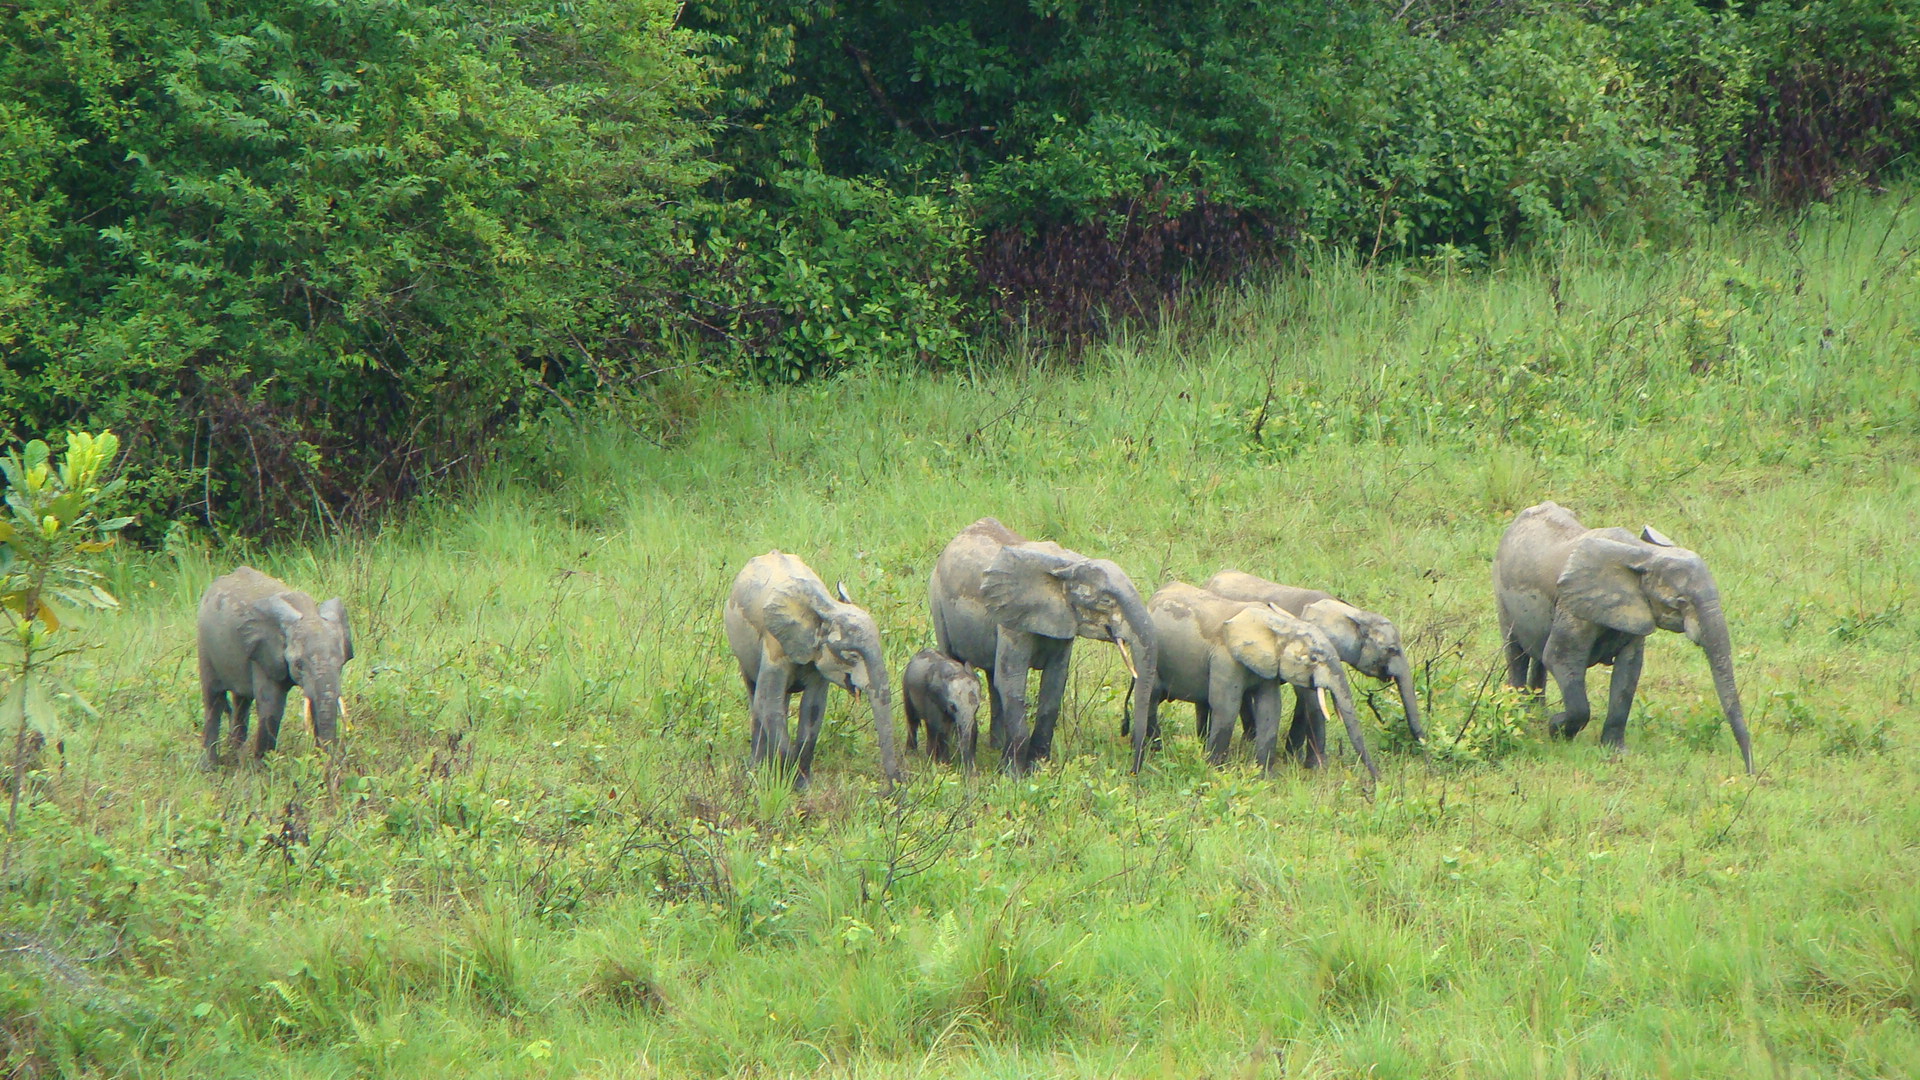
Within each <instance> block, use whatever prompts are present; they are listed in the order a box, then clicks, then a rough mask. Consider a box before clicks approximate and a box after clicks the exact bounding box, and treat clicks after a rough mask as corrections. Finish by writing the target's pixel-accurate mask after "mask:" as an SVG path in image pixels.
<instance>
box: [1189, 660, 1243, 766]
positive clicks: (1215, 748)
mask: <svg viewBox="0 0 1920 1080" xmlns="http://www.w3.org/2000/svg"><path fill="white" fill-rule="evenodd" d="M1222 668H1228V665H1226V664H1220V665H1217V667H1216V670H1214V671H1213V672H1211V673H1210V674H1209V676H1208V678H1207V712H1208V713H1209V714H1210V716H1209V719H1210V720H1211V723H1210V724H1209V726H1208V728H1207V761H1208V762H1209V763H1210V764H1213V765H1225V764H1226V763H1227V751H1228V750H1230V749H1232V748H1233V729H1234V728H1235V727H1237V726H1239V723H1240V696H1241V694H1242V692H1243V691H1244V688H1245V687H1244V684H1243V683H1242V681H1241V679H1240V677H1239V672H1238V671H1234V670H1231V669H1228V670H1219V669H1222ZM1195 711H1196V712H1197V711H1198V709H1196V710H1195Z"/></svg>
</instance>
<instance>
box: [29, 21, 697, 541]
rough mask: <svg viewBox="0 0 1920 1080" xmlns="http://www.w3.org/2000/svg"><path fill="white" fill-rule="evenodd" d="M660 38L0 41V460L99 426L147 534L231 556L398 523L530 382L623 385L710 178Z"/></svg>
mask: <svg viewBox="0 0 1920 1080" xmlns="http://www.w3.org/2000/svg"><path fill="white" fill-rule="evenodd" d="M560 12H564V14H561V13H560ZM673 14H674V5H672V4H671V3H667V2H664V0H595V2H589V3H582V4H572V5H567V6H566V7H564V8H560V7H556V6H553V5H541V4H538V3H532V2H529V3H524V4H511V3H510V4H473V5H466V4H449V3H431V2H427V0H339V2H319V0H243V2H227V3H203V4H190V5H180V4H172V3H161V2H157V0H154V2H143V0H82V2H77V3H76V2H71V0H26V2H23V3H21V4H15V5H9V6H8V7H6V8H5V9H0V41H3V42H4V49H3V50H0V116H4V117H5V118H6V123H5V124H4V125H0V127H4V130H5V132H6V134H5V136H4V137H0V186H4V188H5V190H6V191H7V192H8V199H7V203H6V205H5V207H4V208H0V225H5V226H6V228H5V230H4V231H5V233H6V239H5V240H0V245H4V247H0V275H4V276H0V319H3V320H4V321H3V322H0V350H4V353H3V354H0V355H3V356H4V367H3V368H0V372H3V373H0V417H4V419H3V420H0V429H4V430H0V436H14V435H17V434H18V433H19V432H21V431H32V430H38V429H47V428H54V427H58V426H61V425H64V424H68V423H73V422H82V423H87V424H98V425H105V424H112V425H113V426H114V427H115V428H116V429H118V430H120V431H121V432H122V433H123V434H125V435H127V436H129V442H130V443H131V445H132V446H133V448H134V451H135V453H136V454H137V455H138V457H139V459H140V461H141V466H140V468H139V469H138V470H137V471H136V475H138V476H141V477H143V478H145V479H144V482H145V484H146V489H145V493H144V498H145V501H146V505H147V508H148V509H156V510H159V511H161V512H162V513H161V514H160V515H159V517H160V520H163V521H164V520H165V518H166V517H167V516H170V515H172V514H178V513H181V512H183V511H187V510H192V511H194V512H196V513H199V514H201V515H204V517H205V518H206V519H207V520H209V521H211V522H214V523H216V524H218V525H220V526H222V527H228V526H230V527H235V528H247V529H255V528H261V527H264V526H269V525H271V524H273V523H274V522H277V521H283V520H286V519H288V518H289V517H294V516H305V517H308V518H309V519H311V518H321V517H327V516H331V515H334V514H336V513H339V512H340V511H343V510H352V509H362V508H365V507H366V506H368V505H372V504H378V503H379V502H382V501H384V500H386V499H389V498H391V497H393V496H396V495H401V494H404V493H406V492H407V491H408V490H410V489H412V488H413V487H414V486H416V485H417V483H418V482H419V481H420V479H421V478H422V477H423V476H425V475H427V474H430V473H433V472H435V471H438V470H442V469H445V468H447V467H448V466H450V465H451V464H453V463H454V462H455V461H457V460H459V459H460V458H461V457H462V456H464V455H468V454H473V453H475V452H477V451H478V450H479V449H480V448H481V446H482V444H483V442H484V440H486V439H487V438H488V437H489V436H490V435H492V434H494V433H495V432H497V430H498V429H499V427H500V425H501V424H503V423H505V422H508V421H510V420H511V419H512V418H513V417H514V416H515V415H516V412H517V410H519V409H520V408H521V407H522V406H523V405H524V404H525V403H526V402H527V401H529V400H530V399H535V400H545V396H544V395H540V392H539V390H538V387H539V386H540V384H541V382H542V380H543V379H544V380H545V381H546V382H547V383H560V382H563V381H564V379H563V376H564V377H574V378H577V377H579V376H576V375H573V372H574V371H575V370H576V369H584V370H587V371H591V372H597V373H601V374H602V375H607V373H614V374H612V375H608V376H607V377H617V373H618V372H619V370H620V369H621V368H622V366H623V365H625V364H627V363H628V362H629V361H630V359H631V358H632V357H633V356H634V355H636V354H641V353H645V352H646V351H647V350H648V349H649V347H650V346H651V345H652V343H654V342H656V341H658V340H659V339H660V338H661V336H662V334H663V331H662V330H661V326H662V325H663V322H664V320H665V319H666V318H667V314H668V312H669V311H670V310H671V307H672V305H671V304H670V303H669V295H668V292H667V288H666V277H667V274H668V272H669V271H670V270H671V269H672V261H673V257H674V252H675V239H674V238H675V230H676V228H677V218H678V216H679V213H680V211H678V210H677V209H676V208H675V205H674V204H675V201H676V200H683V199H685V198H687V197H688V196H689V194H690V193H691V192H692V191H693V189H694V188H695V187H696V185H698V184H699V183H700V182H702V181H703V180H704V179H705V178H706V176H707V175H708V172H709V169H708V167H707V166H706V165H705V163H704V162H703V161H702V159H701V158H700V156H699V151H700V148H701V145H702V141H703V138H704V136H703V129H702V128H701V126H700V125H698V124H697V123H695V122H693V121H690V120H688V119H686V118H685V117H686V115H687V114H688V113H689V112H690V110H691V109H692V108H693V107H694V106H696V105H698V103H699V101H700V95H701V94H702V93H703V89H702V87H703V77H702V65H701V63H700V62H699V61H698V60H697V59H696V58H694V57H693V56H692V55H691V53H690V51H689V50H688V48H687V47H686V38H687V35H686V34H685V32H683V31H680V30H676V29H675V28H674V27H673V25H672V20H673ZM589 361H591V363H588V362H589ZM534 395H539V397H538V398H534V397H533V396H534Z"/></svg>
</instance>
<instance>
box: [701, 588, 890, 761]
mask: <svg viewBox="0 0 1920 1080" xmlns="http://www.w3.org/2000/svg"><path fill="white" fill-rule="evenodd" d="M838 592H839V599H835V598H834V597H833V596H830V595H828V593H827V587H826V585H825V583H823V582H822V581H821V580H820V578H819V576H818V575H816V574H815V573H814V572H813V571H812V570H811V569H809V568H808V566H807V564H806V563H804V562H802V561H800V559H799V558H798V557H796V556H793V555H788V554H785V553H784V552H780V551H769V552H767V553H766V554H765V555H761V556H757V557H755V558H753V559H750V560H748V561H747V565H746V566H745V567H743V568H741V570H740V573H739V575H738V576H737V577H735V578H734V579H733V591H732V592H730V593H729V594H728V595H727V609H726V626H727V643H728V644H729V645H730V646H732V648H733V658H734V660H735V661H737V662H738V663H739V665H740V679H741V681H743V682H745V683H746V684H747V698H748V701H749V703H750V709H751V712H752V716H753V741H752V751H751V756H750V757H749V759H748V763H749V764H750V765H758V764H760V762H762V761H764V760H766V758H767V757H768V755H773V756H774V757H775V758H776V760H778V761H779V763H780V765H781V766H782V767H783V768H787V769H791V770H792V771H793V774H794V782H795V784H796V785H800V786H804V785H805V784H806V782H807V779H808V776H809V774H810V772H811V771H812V768H813V749H814V744H815V743H816V742H817V741H818V740H819V738H820V724H821V721H822V720H823V719H824V718H825V716H826V711H827V686H828V685H829V684H832V685H835V686H841V687H844V688H846V690H847V691H848V692H849V693H851V694H853V695H854V696H855V697H858V696H859V695H860V694H862V693H865V694H866V695H867V697H868V699H869V700H870V701H871V702H872V704H873V727H874V733H875V734H876V735H877V736H878V738H879V741H880V768H881V769H882V771H884V772H885V773H886V775H887V778H888V779H889V780H897V779H899V778H900V764H899V760H898V758H897V757H896V755H895V754H894V748H893V700H892V690H891V689H890V687H889V685H888V682H887V661H886V657H885V656H884V655H883V654H882V652H881V648H880V628H879V627H878V626H877V625H875V624H874V621H873V616H871V615H869V614H867V612H866V610H865V609H864V608H860V607H857V606H855V605H854V604H853V602H852V598H851V597H849V596H847V591H846V587H845V586H841V587H840V589H839V590H838ZM794 694H799V695H800V727H799V732H798V736H797V738H790V737H789V734H788V731H787V702H788V699H789V698H790V697H791V696H792V695H794Z"/></svg>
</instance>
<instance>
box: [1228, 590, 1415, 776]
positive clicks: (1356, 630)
mask: <svg viewBox="0 0 1920 1080" xmlns="http://www.w3.org/2000/svg"><path fill="white" fill-rule="evenodd" d="M1204 587H1205V588H1206V590H1207V591H1208V592H1210V593H1217V594H1218V595H1220V596H1224V597H1227V598H1228V599H1230V600H1257V601H1260V602H1262V603H1267V604H1272V605H1274V606H1275V607H1277V608H1279V609H1280V610H1282V611H1285V612H1287V613H1288V614H1290V615H1295V616H1298V617H1299V618H1302V619H1305V620H1306V621H1307V622H1310V623H1312V624H1313V625H1315V626H1317V627H1319V628H1320V631H1321V633H1324V634H1326V635H1327V640H1328V641H1331V642H1332V643H1333V647H1334V649H1335V650H1337V651H1338V652H1339V653H1340V659H1341V660H1342V661H1344V662H1345V663H1346V665H1347V666H1348V667H1350V668H1352V669H1354V670H1355V671H1358V672H1360V673H1361V674H1362V675H1368V676H1371V677H1373V678H1376V679H1380V680H1382V681H1386V682H1392V683H1393V684H1394V686H1395V687H1396V688H1397V689H1398V690H1399V691H1400V707H1401V709H1403V710H1404V711H1405V712H1406V714H1407V730H1408V731H1409V732H1411V733H1412V734H1413V740H1414V741H1415V742H1421V741H1424V740H1425V739H1426V734H1427V733H1426V731H1425V730H1424V729H1423V728H1422V727H1421V726H1420V700H1419V698H1418V696H1416V695H1415V693H1414V688H1413V668H1412V666H1411V665H1410V664H1409V663H1408V662H1407V654H1406V651H1405V650H1404V649H1403V648H1401V645H1400V631H1399V630H1397V629H1395V627H1394V625H1393V623H1391V622H1389V621H1388V620H1387V618H1386V617H1385V616H1383V615H1377V614H1375V613H1373V612H1371V611H1365V610H1362V609H1361V608H1357V607H1354V606H1353V605H1351V604H1348V603H1345V602H1343V601H1341V600H1340V599H1338V598H1337V597H1335V596H1334V595H1333V594H1332V593H1329V592H1322V591H1321V590H1319V589H1303V588H1300V587H1298V586H1294V585H1280V584H1276V583H1274V582H1271V581H1268V580H1266V579H1265V578H1258V577H1255V576H1253V575H1252V574H1245V573H1241V572H1240V571H1238V570H1222V571H1220V572H1219V573H1217V574H1215V575H1213V576H1212V577H1211V578H1208V579H1207V584H1206V585H1205V586H1204ZM1305 704H1306V702H1305V699H1302V700H1301V702H1300V703H1299V704H1298V705H1297V707H1296V709H1295V713H1296V716H1295V719H1296V722H1297V721H1298V720H1299V719H1300V717H1299V715H1298V714H1299V713H1300V712H1301V711H1303V709H1304V708H1305ZM1321 722H1323V723H1324V722H1325V721H1324V718H1323V719H1322V721H1321Z"/></svg>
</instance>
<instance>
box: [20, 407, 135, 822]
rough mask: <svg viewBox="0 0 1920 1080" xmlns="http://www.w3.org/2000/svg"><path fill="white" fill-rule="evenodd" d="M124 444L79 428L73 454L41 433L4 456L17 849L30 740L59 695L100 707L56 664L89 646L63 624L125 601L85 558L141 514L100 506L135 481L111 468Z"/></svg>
mask: <svg viewBox="0 0 1920 1080" xmlns="http://www.w3.org/2000/svg"><path fill="white" fill-rule="evenodd" d="M119 452H120V440H119V438H118V437H116V436H115V435H114V434H113V433H112V432H111V431H103V432H101V433H100V434H99V435H90V434H88V433H86V432H84V431H76V432H73V433H72V434H69V435H68V436H67V452H66V456H65V457H64V458H62V459H61V460H60V462H59V464H58V465H57V466H56V465H55V464H54V462H53V451H52V450H51V449H50V448H49V447H48V446H47V444H46V443H44V442H42V441H41V440H39V439H35V440H33V441H32V442H29V443H27V445H26V446H24V447H22V448H20V449H18V450H15V451H14V452H13V453H11V454H9V455H7V456H6V457H5V458H4V459H0V471H4V472H5V474H6V478H7V495H6V516H5V517H0V612H4V614H5V616H6V620H7V625H6V633H5V637H4V642H5V648H6V649H7V650H8V656H7V660H6V668H5V673H4V677H5V679H6V682H5V684H4V686H5V690H4V692H0V725H3V726H0V731H5V730H8V729H11V731H12V734H13V768H12V772H11V775H10V776H9V778H8V782H7V838H8V851H9V852H11V851H12V838H13V832H14V827H15V825H16V823H17V822H18V820H19V817H20V792H21V788H22V787H23V786H24V779H25V776H26V771H27V756H28V753H29V750H30V749H31V747H32V745H33V744H34V743H36V742H45V741H46V740H49V739H52V738H54V737H55V736H56V734H57V725H58V723H59V713H58V711H57V710H56V708H55V706H54V701H55V699H56V697H60V698H65V699H66V700H68V701H71V702H73V703H74V704H75V705H77V706H79V707H80V708H82V709H85V710H87V711H89V712H91V711H93V706H92V705H90V704H88V703H87V699H86V698H84V697H81V696H80V694H79V693H77V692H75V691H74V690H73V689H72V688H71V687H68V686H66V685H65V684H64V683H62V682H60V681H59V680H58V679H57V678H56V677H55V676H54V675H53V670H54V668H55V665H57V664H58V662H59V661H60V660H61V659H62V658H64V657H67V656H71V655H72V654H73V653H75V652H78V651H79V650H80V649H81V648H83V647H84V646H83V645H80V644H76V643H74V642H73V639H72V638H70V637H68V636H66V635H65V634H64V633H63V631H66V630H69V629H71V628H72V627H73V626H74V625H75V621H76V617H77V616H78V614H79V612H81V611H85V610H96V611H98V610H106V609H110V608H116V607H119V606H120V602H119V601H118V600H116V599H114V597H113V594H112V593H109V592H108V591H107V590H105V589H104V588H101V586H100V582H101V580H102V578H101V575H100V573H99V572H98V571H95V570H91V569H89V568H87V566H86V565H85V560H86V557H87V556H88V555H93V554H97V553H99V552H102V551H105V550H106V549H107V548H108V547H110V546H112V544H113V540H114V534H115V533H117V532H119V531H120V530H121V529H124V528H126V527H127V526H128V525H130V524H132V523H133V519H132V518H130V517H114V518H101V517H99V516H98V515H99V514H100V513H103V512H104V511H105V508H106V507H108V506H109V505H111V504H112V502H113V500H114V498H115V497H117V496H118V495H119V494H120V492H121V490H122V489H123V488H124V487H125V486H126V480H125V478H124V477H114V478H112V479H108V478H107V477H108V473H109V470H110V469H111V467H112V465H113V459H114V458H115V457H116V456H117V455H118V454H119ZM50 689H51V690H54V693H49V692H48V691H49V690H50ZM30 735H31V736H37V739H36V738H30V737H29V736H30Z"/></svg>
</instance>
